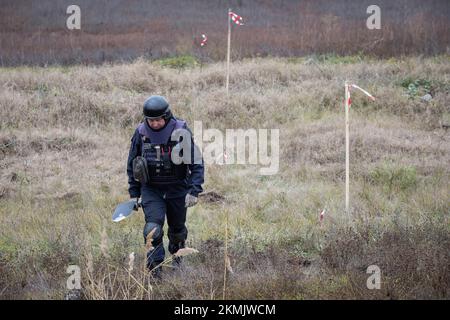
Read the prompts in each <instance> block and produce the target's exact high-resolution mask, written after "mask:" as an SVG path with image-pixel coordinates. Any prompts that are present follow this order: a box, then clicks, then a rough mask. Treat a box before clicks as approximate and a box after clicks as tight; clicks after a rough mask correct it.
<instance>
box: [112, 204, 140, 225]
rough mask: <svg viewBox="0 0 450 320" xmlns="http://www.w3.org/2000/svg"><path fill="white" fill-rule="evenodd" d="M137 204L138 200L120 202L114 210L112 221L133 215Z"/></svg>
mask: <svg viewBox="0 0 450 320" xmlns="http://www.w3.org/2000/svg"><path fill="white" fill-rule="evenodd" d="M135 205H136V200H129V201H126V202H122V203H121V204H119V205H118V206H117V207H116V210H114V213H113V216H112V221H114V222H119V221H122V220H124V219H126V218H128V217H129V216H131V215H132V214H133V213H135V212H136V210H134V207H135Z"/></svg>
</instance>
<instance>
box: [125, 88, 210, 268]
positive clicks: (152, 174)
mask: <svg viewBox="0 0 450 320" xmlns="http://www.w3.org/2000/svg"><path fill="white" fill-rule="evenodd" d="M143 113H144V118H145V119H144V121H143V122H142V123H140V124H139V126H138V128H137V129H136V131H135V132H134V135H133V137H132V139H131V147H130V152H129V155H128V163H127V174H128V183H129V188H128V191H129V194H130V197H131V198H136V201H137V200H138V199H139V197H140V196H141V197H142V207H143V210H144V214H145V227H144V241H145V242H146V241H147V236H148V235H149V233H151V238H152V239H153V241H152V243H151V244H152V247H153V248H151V249H150V250H149V251H148V252H147V268H148V269H149V270H153V271H154V272H155V274H156V275H157V276H160V272H161V268H160V267H158V265H160V264H161V262H163V261H164V257H165V250H164V246H163V225H164V220H165V216H167V224H168V238H169V246H168V249H169V252H170V253H171V254H174V253H175V252H177V251H178V250H179V249H180V248H184V246H185V241H186V238H187V233H188V231H187V229H186V225H185V222H186V211H187V208H188V207H190V206H193V205H195V204H196V203H197V197H198V194H199V193H200V192H202V191H203V189H202V184H203V182H204V164H203V159H202V157H201V155H200V151H199V150H198V148H197V147H196V146H195V144H194V141H193V138H192V133H191V131H190V130H189V128H188V126H187V124H186V122H185V121H184V120H180V119H177V118H175V117H174V116H173V115H172V113H171V111H170V106H169V104H168V102H167V101H166V99H165V98H164V97H161V96H151V97H149V98H148V99H147V100H146V101H145V103H144V108H143ZM186 151H188V152H186ZM180 264H181V257H176V258H174V260H173V263H172V265H173V266H175V267H178V266H180Z"/></svg>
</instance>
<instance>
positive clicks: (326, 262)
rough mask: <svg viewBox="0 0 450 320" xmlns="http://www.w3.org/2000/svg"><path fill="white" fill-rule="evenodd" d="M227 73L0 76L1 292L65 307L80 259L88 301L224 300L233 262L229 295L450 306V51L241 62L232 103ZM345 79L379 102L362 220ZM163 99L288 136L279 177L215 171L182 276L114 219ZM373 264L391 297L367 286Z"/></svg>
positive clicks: (359, 133) (365, 171) (369, 139)
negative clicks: (347, 184)
mask: <svg viewBox="0 0 450 320" xmlns="http://www.w3.org/2000/svg"><path fill="white" fill-rule="evenodd" d="M224 71H225V68H224V64H222V63H214V64H209V65H203V66H202V67H195V68H187V69H183V70H177V69H170V68H164V67H161V66H160V65H159V64H157V63H151V62H148V61H146V60H145V59H139V60H137V61H135V62H133V63H131V64H105V65H102V66H98V67H92V66H91V67H85V66H75V67H70V68H61V67H50V68H18V69H3V70H1V73H0V224H1V225H2V228H1V229H0V272H1V274H2V277H1V278H0V294H1V297H2V298H57V299H58V298H63V297H64V295H65V294H66V289H65V284H66V279H67V277H68V274H66V273H65V271H66V269H67V266H68V265H70V264H77V265H79V266H80V267H81V270H82V286H83V290H82V294H81V297H83V298H87V299H185V298H194V299H196V298H197V299H220V298H221V297H222V289H223V288H222V286H223V272H224V267H226V268H227V269H228V271H229V274H228V277H227V291H226V292H227V297H228V298H231V299H235V298H243V299H247V298H257V299H260V298H275V299H281V298H283V299H305V298H320V299H326V298H339V297H343V298H363V299H372V298H382V299H384V298H395V299H402V298H449V296H450V292H449V286H448V283H449V279H448V275H449V274H450V270H449V265H450V255H449V252H448V247H449V244H450V243H449V241H450V236H449V235H450V233H449V231H450V230H449V227H450V223H449V222H450V221H449V213H450V206H449V204H450V203H449V201H448V195H449V194H450V185H449V178H450V175H449V173H450V171H449V168H448V163H450V141H449V140H450V136H449V133H448V129H446V128H445V125H448V124H449V123H450V108H449V104H448V101H450V99H449V89H450V82H449V76H450V60H449V57H448V56H437V57H432V58H407V59H390V60H374V59H362V60H361V58H358V59H354V57H345V58H342V59H334V60H327V59H326V60H324V61H321V60H320V59H319V60H315V58H311V59H309V58H304V59H296V60H292V59H281V58H273V59H269V58H267V59H252V60H244V61H237V62H235V63H233V65H232V73H231V74H232V75H233V76H232V78H231V87H230V89H231V96H232V99H231V100H230V101H228V100H227V99H226V97H225V90H224V82H223V81H224ZM345 78H349V79H351V80H354V81H355V82H356V83H358V84H359V85H361V86H362V87H364V88H367V89H368V90H369V91H370V92H371V93H373V94H374V95H375V96H376V97H377V101H376V102H375V103H368V102H366V101H365V99H364V98H363V97H361V96H357V95H355V97H354V104H353V106H352V111H351V133H352V138H351V143H352V144H351V150H352V158H351V168H352V176H351V179H352V180H351V201H352V204H353V210H352V212H351V215H350V216H347V215H345V214H344V210H343V198H344V197H343V192H344V188H343V187H344V183H343V181H344V171H343V170H344V127H343V112H342V108H343V106H342V100H343V99H342V94H343V80H344V79H345ZM405 79H412V80H415V79H425V80H427V81H428V82H429V83H431V86H432V88H431V89H430V90H432V91H433V92H432V93H433V100H432V101H431V102H429V103H426V102H423V101H421V100H420V95H419V94H418V95H414V94H412V93H411V92H408V90H407V89H406V88H405V87H404V86H402V83H403V82H404V81H405ZM428 82H427V83H428ZM420 89H421V90H423V88H420ZM154 93H158V94H163V95H166V96H168V98H169V101H170V102H171V104H172V105H173V109H174V112H175V114H176V115H178V116H180V117H182V118H185V119H186V120H188V122H189V123H193V121H194V120H199V121H203V126H204V128H218V129H221V130H224V129H226V128H279V129H280V140H281V146H280V151H281V160H282V161H281V162H280V172H279V173H278V174H277V175H275V176H259V175H258V173H257V170H255V167H254V166H250V165H248V166H243V165H233V166H216V165H211V166H208V167H207V172H206V184H205V189H206V190H207V191H209V193H208V194H206V195H205V196H203V197H201V201H200V203H199V204H198V205H197V206H195V207H193V208H192V209H189V213H188V229H189V239H188V243H187V245H188V247H190V248H197V249H198V253H196V254H193V255H189V256H187V257H186V258H185V260H186V262H187V266H186V268H185V270H182V271H180V272H175V273H172V272H170V269H169V268H166V267H165V269H167V271H168V272H167V273H166V276H165V278H164V281H162V282H156V281H155V279H153V278H152V276H151V274H148V273H146V272H144V269H145V246H144V243H143V241H142V227H143V225H144V219H143V215H142V214H138V215H134V216H133V217H131V218H130V219H129V220H126V221H123V222H121V223H119V224H113V223H112V222H111V212H112V210H113V208H114V206H115V205H116V204H117V203H119V202H121V201H124V200H126V199H127V192H126V190H127V184H126V181H127V180H126V173H125V163H126V157H127V153H128V148H129V141H130V138H131V135H132V132H133V130H134V128H135V126H136V125H137V123H138V122H139V121H140V111H141V107H140V106H141V103H142V101H144V99H145V98H146V97H147V96H148V95H150V94H154ZM324 208H327V209H326V215H325V217H324V220H323V223H322V225H320V224H319V214H320V212H321V211H322V210H323V209H324ZM226 213H228V215H229V216H228V219H229V221H228V225H229V228H228V244H227V251H228V259H227V260H226V261H224V247H225V246H224V240H225V236H224V224H225V217H226ZM130 252H134V256H133V258H132V257H131V256H130ZM224 262H226V265H225V266H224ZM371 264H377V265H378V266H379V267H380V268H381V270H382V289H381V290H375V291H371V290H367V288H366V286H365V284H366V279H367V277H368V275H367V274H366V268H367V266H369V265H371ZM231 271H233V272H231Z"/></svg>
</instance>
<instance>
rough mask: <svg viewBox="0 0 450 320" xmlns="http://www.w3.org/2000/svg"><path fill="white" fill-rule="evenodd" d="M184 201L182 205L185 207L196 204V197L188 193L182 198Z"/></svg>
mask: <svg viewBox="0 0 450 320" xmlns="http://www.w3.org/2000/svg"><path fill="white" fill-rule="evenodd" d="M184 202H185V205H184V207H185V208H188V207H192V206H195V205H196V204H197V202H198V198H197V197H195V196H193V195H192V194H189V193H188V194H187V195H186V198H185V199H184Z"/></svg>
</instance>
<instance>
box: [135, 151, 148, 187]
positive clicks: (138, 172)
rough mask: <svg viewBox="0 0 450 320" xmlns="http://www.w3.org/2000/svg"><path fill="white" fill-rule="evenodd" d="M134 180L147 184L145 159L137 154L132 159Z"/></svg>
mask: <svg viewBox="0 0 450 320" xmlns="http://www.w3.org/2000/svg"><path fill="white" fill-rule="evenodd" d="M133 176H134V180H136V181H139V182H140V183H142V184H148V182H149V180H150V178H149V175H148V168H147V160H146V159H145V158H144V157H142V156H137V157H136V158H134V160H133Z"/></svg>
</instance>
